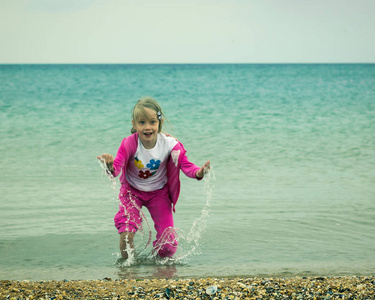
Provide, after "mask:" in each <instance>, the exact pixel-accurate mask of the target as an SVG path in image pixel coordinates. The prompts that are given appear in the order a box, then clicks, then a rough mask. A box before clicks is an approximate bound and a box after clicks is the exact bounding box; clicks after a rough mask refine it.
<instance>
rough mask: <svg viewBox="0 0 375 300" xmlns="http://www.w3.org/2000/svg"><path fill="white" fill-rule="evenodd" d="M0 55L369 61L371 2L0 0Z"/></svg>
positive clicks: (10, 59) (83, 59)
mask: <svg viewBox="0 0 375 300" xmlns="http://www.w3.org/2000/svg"><path fill="white" fill-rule="evenodd" d="M0 63H2V64H4V63H5V64H8V63H46V64H48V63H375V0H0Z"/></svg>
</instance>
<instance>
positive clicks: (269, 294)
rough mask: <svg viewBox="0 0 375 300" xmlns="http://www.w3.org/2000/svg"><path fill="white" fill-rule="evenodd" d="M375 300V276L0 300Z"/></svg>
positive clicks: (101, 287)
mask: <svg viewBox="0 0 375 300" xmlns="http://www.w3.org/2000/svg"><path fill="white" fill-rule="evenodd" d="M40 298H43V299H130V298H132V299H269V298H273V299H375V275H371V276H340V277H321V276H319V277H305V276H304V277H300V276H295V277H246V276H244V277H225V278H220V277H218V278H213V277H202V278H191V279H188V278H174V279H116V280H112V279H111V278H104V279H102V280H72V281H69V280H63V281H55V280H51V281H17V280H0V299H30V300H31V299H40Z"/></svg>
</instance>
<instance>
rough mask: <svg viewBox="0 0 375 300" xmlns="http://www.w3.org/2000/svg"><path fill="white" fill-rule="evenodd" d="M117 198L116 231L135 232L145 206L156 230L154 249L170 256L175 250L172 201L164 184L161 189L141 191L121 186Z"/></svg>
mask: <svg viewBox="0 0 375 300" xmlns="http://www.w3.org/2000/svg"><path fill="white" fill-rule="evenodd" d="M119 198H120V201H121V203H120V205H119V211H118V213H117V214H116V215H115V218H114V221H115V226H116V228H117V229H118V233H122V232H137V231H138V229H139V228H140V227H141V223H142V217H141V215H140V210H141V208H142V207H143V206H145V207H147V209H148V211H149V212H150V215H151V218H152V220H153V221H154V226H155V230H156V240H155V241H154V242H153V246H154V249H155V250H156V251H157V253H158V255H159V256H160V257H172V256H173V254H175V253H176V251H177V241H176V239H175V236H174V231H173V226H174V222H173V215H172V203H171V201H170V200H169V196H168V188H167V187H166V186H165V187H164V188H163V189H161V190H157V191H153V192H143V191H138V190H136V189H134V188H132V187H128V188H123V187H121V191H120V195H119Z"/></svg>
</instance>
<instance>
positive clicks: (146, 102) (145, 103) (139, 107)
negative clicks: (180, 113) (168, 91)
mask: <svg viewBox="0 0 375 300" xmlns="http://www.w3.org/2000/svg"><path fill="white" fill-rule="evenodd" d="M145 108H149V109H152V110H153V111H155V112H156V115H157V117H158V119H159V128H158V132H161V129H162V126H163V122H162V118H165V119H166V120H167V121H168V119H167V117H166V116H165V114H164V112H163V109H162V108H161V106H160V104H159V103H158V102H157V101H156V100H155V99H154V98H151V97H144V98H141V99H139V100H138V102H137V103H136V104H135V105H134V107H133V109H132V121H134V122H136V120H138V118H139V117H144V118H146V119H148V120H150V118H151V117H150V115H149V114H148V113H147V112H146V110H145ZM168 123H169V121H168ZM169 124H170V123H169ZM130 131H131V133H135V132H136V130H135V128H134V127H132V129H131V130H130Z"/></svg>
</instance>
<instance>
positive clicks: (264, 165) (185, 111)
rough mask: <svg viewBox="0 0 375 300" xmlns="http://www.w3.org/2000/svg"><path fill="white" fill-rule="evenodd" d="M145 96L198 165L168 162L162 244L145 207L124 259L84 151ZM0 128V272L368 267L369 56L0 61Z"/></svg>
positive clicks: (109, 183) (334, 272)
mask: <svg viewBox="0 0 375 300" xmlns="http://www.w3.org/2000/svg"><path fill="white" fill-rule="evenodd" d="M145 96H151V97H153V98H155V99H156V100H157V101H158V102H159V103H160V104H161V106H162V107H163V110H164V113H165V116H166V117H167V120H165V122H164V124H165V126H164V128H163V131H164V132H166V133H168V134H170V135H172V136H174V137H176V138H177V139H178V140H179V141H181V142H182V143H183V145H184V147H185V149H186V150H187V156H188V158H189V160H190V161H192V162H193V163H195V164H197V165H200V166H202V165H203V164H204V163H205V162H206V161H207V160H210V161H211V170H210V172H209V173H208V174H207V175H206V177H205V179H204V180H202V181H197V180H194V179H191V178H187V177H186V176H185V175H183V173H181V186H182V187H181V194H180V198H179V201H178V203H177V206H176V213H175V214H174V219H175V228H174V230H175V232H176V234H177V235H178V239H179V249H178V251H177V253H176V255H175V257H174V258H173V259H169V260H167V259H164V260H163V259H158V258H157V257H153V256H152V255H150V254H151V253H152V247H151V246H150V239H151V241H152V240H153V239H155V230H154V228H153V222H152V220H151V218H150V215H149V213H148V211H147V209H145V208H144V209H143V210H142V212H143V214H144V221H143V226H142V230H141V231H140V232H139V233H137V235H136V245H137V246H136V252H137V253H136V257H135V258H134V259H133V261H131V262H129V263H127V262H126V261H125V262H121V261H119V260H118V258H119V235H118V233H117V230H116V228H115V227H114V222H113V217H114V215H115V214H116V212H117V210H118V197H117V195H118V190H119V188H120V185H119V182H118V178H115V179H114V178H110V177H109V176H108V175H107V174H106V172H105V170H103V166H102V165H101V164H100V163H98V159H97V156H98V155H101V154H102V153H111V154H113V155H115V154H116V152H117V150H118V147H119V146H120V143H121V140H122V139H123V138H125V137H126V136H128V135H130V129H131V109H132V107H133V106H134V104H135V103H136V101H137V100H138V99H139V98H141V97H145ZM0 125H1V126H0V154H1V156H0V174H1V175H0V178H1V179H0V280H5V279H9V280H79V279H82V280H86V279H104V278H107V279H108V278H111V279H127V278H132V279H143V278H196V277H232V276H254V277H256V276H258V277H259V276H267V277H273V276H283V277H289V276H344V275H353V276H356V275H369V274H374V273H375V65H374V64H175V65H174V64H143V65H142V64H124V65H106V64H100V65H22V64H21V65H0ZM151 245H152V243H151Z"/></svg>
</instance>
